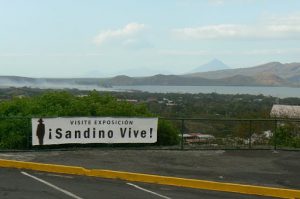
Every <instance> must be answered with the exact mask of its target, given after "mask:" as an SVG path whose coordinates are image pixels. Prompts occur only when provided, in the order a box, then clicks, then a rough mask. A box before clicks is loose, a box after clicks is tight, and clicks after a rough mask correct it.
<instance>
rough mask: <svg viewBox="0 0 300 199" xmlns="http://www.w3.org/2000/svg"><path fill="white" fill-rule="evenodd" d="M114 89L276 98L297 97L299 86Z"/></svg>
mask: <svg viewBox="0 0 300 199" xmlns="http://www.w3.org/2000/svg"><path fill="white" fill-rule="evenodd" d="M113 90H116V91H132V90H138V91H145V92H150V93H192V94H196V93H219V94H251V95H260V94H262V95H265V96H273V97H278V98H286V97H299V98H300V88H291V87H250V86H114V87H113Z"/></svg>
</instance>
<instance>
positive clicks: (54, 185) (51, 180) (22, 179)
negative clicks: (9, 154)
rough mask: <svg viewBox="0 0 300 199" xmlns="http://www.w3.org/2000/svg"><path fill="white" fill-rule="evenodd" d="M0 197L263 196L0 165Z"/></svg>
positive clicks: (212, 198)
mask: <svg viewBox="0 0 300 199" xmlns="http://www.w3.org/2000/svg"><path fill="white" fill-rule="evenodd" d="M0 179H1V180H0V198H1V199H25V198H28V199H35V198H37V199H40V198H47V199H48V198H49V199H52V198H53V199H54V198H55V199H57V198H59V199H70V198H71V199H72V198H75V199H94V198H105V199H106V198H107V199H117V198H122V199H138V198H142V199H155V198H156V199H160V198H164V199H176V198H178V199H182V198H187V199H189V198H191V199H193V198H195V199H196V198H197V199H199V198H204V199H217V198H225V199H226V198H228V199H229V198H230V199H231V198H236V199H246V198H247V199H252V198H253V199H254V198H267V197H259V196H250V195H240V194H234V193H224V192H214V191H204V190H198V189H187V188H179V187H172V186H161V185H153V184H145V183H134V182H126V181H121V180H107V179H101V178H94V177H82V176H71V175H57V174H51V173H43V172H36V171H24V170H18V169H4V168H0Z"/></svg>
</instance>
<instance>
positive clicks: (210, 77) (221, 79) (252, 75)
mask: <svg viewBox="0 0 300 199" xmlns="http://www.w3.org/2000/svg"><path fill="white" fill-rule="evenodd" d="M129 85H169V86H287V87H300V63H286V64H282V63H280V62H270V63H266V64H263V65H259V66H255V67H249V68H237V69H223V70H216V71H209V72H193V73H189V74H185V75H161V74H158V75H153V76H147V77H129V76H125V75H119V76H115V77H112V78H27V77H16V76H0V86H1V87H10V86H14V87H23V86H27V87H39V88H78V89H92V88H95V87H102V88H104V87H113V86H129Z"/></svg>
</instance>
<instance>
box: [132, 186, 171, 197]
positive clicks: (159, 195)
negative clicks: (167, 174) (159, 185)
mask: <svg viewBox="0 0 300 199" xmlns="http://www.w3.org/2000/svg"><path fill="white" fill-rule="evenodd" d="M126 184H127V185H129V186H132V187H134V188H137V189H139V190H142V191H145V192H147V193H151V194H153V195H156V196H158V197H160V198H165V199H171V198H170V197H167V196H164V195H161V194H159V193H156V192H153V191H150V190H148V189H144V188H142V187H140V186H138V185H135V184H132V183H126Z"/></svg>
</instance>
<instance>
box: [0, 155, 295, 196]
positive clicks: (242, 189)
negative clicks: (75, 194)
mask: <svg viewBox="0 0 300 199" xmlns="http://www.w3.org/2000/svg"><path fill="white" fill-rule="evenodd" d="M0 167H6V168H18V169H29V170H35V171H45V172H52V173H62V174H72V175H83V176H92V177H101V178H109V179H121V180H127V181H134V182H146V183H154V184H161V185H172V186H179V187H187V188H196V189H205V190H213V191H224V192H232V193H240V194H250V195H261V196H271V197H278V198H300V190H294V189H282V188H273V187H264V186H253V185H243V184H234V183H221V182H214V181H206V180H196V179H186V178H176V177H168V176H159V175H148V174H140V173H131V172H122V171H112V170H100V169H85V168H83V167H76V166H65V165H55V164H44V163H35V162H22V161H16V160H4V159H0Z"/></svg>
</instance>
